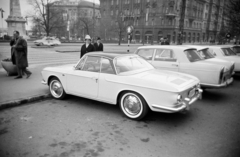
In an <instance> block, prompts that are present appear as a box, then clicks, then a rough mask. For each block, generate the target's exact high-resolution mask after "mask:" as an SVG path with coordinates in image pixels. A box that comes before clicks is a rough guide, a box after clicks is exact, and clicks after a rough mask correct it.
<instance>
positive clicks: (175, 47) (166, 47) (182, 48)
mask: <svg viewBox="0 0 240 157" xmlns="http://www.w3.org/2000/svg"><path fill="white" fill-rule="evenodd" d="M142 48H165V49H180V50H183V51H184V50H189V49H196V48H194V47H187V46H184V45H150V46H140V47H138V49H142Z"/></svg>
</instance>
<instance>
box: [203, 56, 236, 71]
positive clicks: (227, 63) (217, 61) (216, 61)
mask: <svg viewBox="0 0 240 157" xmlns="http://www.w3.org/2000/svg"><path fill="white" fill-rule="evenodd" d="M200 62H202V63H210V64H216V65H223V66H225V67H226V68H227V69H230V68H231V67H232V65H233V64H234V62H233V61H226V60H223V59H219V58H210V59H206V60H202V61H200Z"/></svg>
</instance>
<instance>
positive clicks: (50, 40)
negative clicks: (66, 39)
mask: <svg viewBox="0 0 240 157" xmlns="http://www.w3.org/2000/svg"><path fill="white" fill-rule="evenodd" d="M33 43H34V44H35V45H37V46H42V45H48V46H56V45H60V44H61V42H60V41H59V39H58V38H54V37H44V38H42V39H40V40H35V41H33Z"/></svg>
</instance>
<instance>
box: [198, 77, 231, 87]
mask: <svg viewBox="0 0 240 157" xmlns="http://www.w3.org/2000/svg"><path fill="white" fill-rule="evenodd" d="M232 83H233V78H232V77H231V78H229V79H228V80H227V81H225V82H223V83H221V84H218V85H216V84H204V83H201V86H203V87H205V88H206V87H207V88H223V87H227V86H228V85H230V84H232Z"/></svg>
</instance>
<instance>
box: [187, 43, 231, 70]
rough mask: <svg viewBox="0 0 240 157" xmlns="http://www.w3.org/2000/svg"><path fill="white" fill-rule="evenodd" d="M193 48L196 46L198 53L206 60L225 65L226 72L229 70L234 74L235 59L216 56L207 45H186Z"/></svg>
mask: <svg viewBox="0 0 240 157" xmlns="http://www.w3.org/2000/svg"><path fill="white" fill-rule="evenodd" d="M184 46H187V47H191V48H196V49H197V52H198V54H199V55H200V56H201V57H202V58H203V59H205V61H206V62H209V63H212V64H217V65H223V66H225V67H226V68H225V71H224V72H225V73H227V72H229V75H234V73H235V72H234V67H235V63H234V62H233V61H227V60H224V59H220V58H215V56H214V55H213V54H212V53H211V52H210V51H209V48H208V47H207V46H199V45H184Z"/></svg>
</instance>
